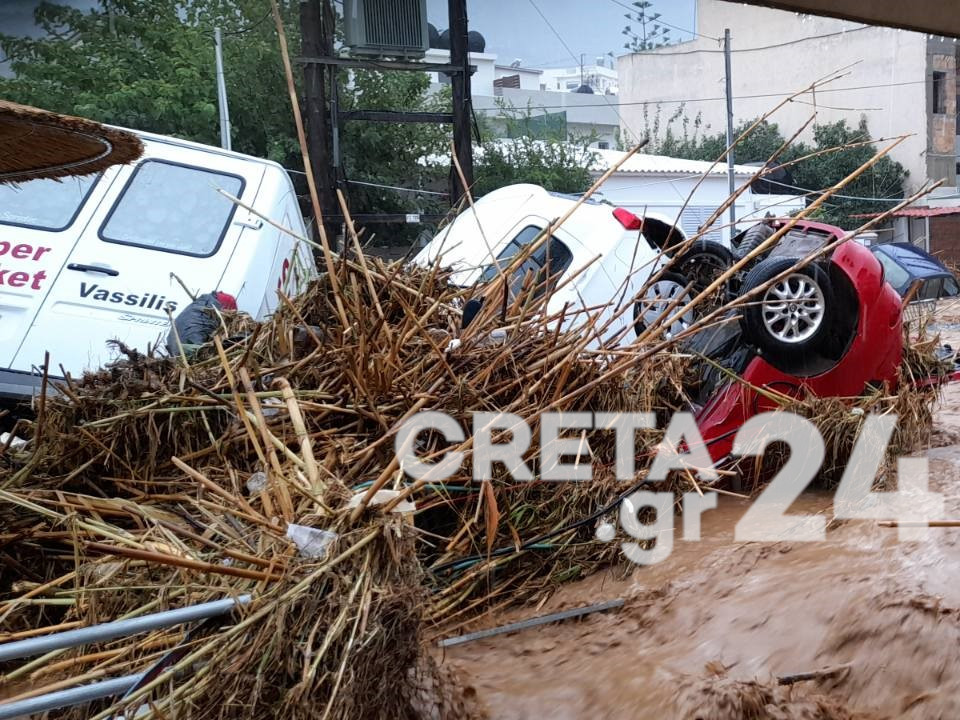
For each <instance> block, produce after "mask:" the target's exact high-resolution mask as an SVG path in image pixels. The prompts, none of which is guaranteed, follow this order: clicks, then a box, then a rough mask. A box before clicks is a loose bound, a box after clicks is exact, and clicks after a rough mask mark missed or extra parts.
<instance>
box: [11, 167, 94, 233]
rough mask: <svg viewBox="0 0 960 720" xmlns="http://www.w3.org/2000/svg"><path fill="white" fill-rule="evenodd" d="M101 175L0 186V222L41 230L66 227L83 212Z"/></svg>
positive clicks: (63, 228) (54, 229) (39, 180)
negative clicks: (87, 199) (89, 194)
mask: <svg viewBox="0 0 960 720" xmlns="http://www.w3.org/2000/svg"><path fill="white" fill-rule="evenodd" d="M98 177H100V176H99V175H87V176H84V177H68V178H63V179H62V180H48V179H45V178H44V179H37V180H30V181H28V182H25V183H18V184H15V185H0V223H2V224H4V225H19V226H21V227H28V228H36V229H38V230H53V231H58V230H65V229H66V228H68V227H69V226H70V224H71V223H72V222H73V220H74V218H76V216H77V213H78V212H80V208H81V206H82V205H83V201H84V200H86V198H87V194H88V193H89V192H90V188H92V187H93V184H94V183H95V182H96V181H97V178H98Z"/></svg>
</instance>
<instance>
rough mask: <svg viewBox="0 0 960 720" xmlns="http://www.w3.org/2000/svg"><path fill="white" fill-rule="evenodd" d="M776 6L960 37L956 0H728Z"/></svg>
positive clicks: (872, 23)
mask: <svg viewBox="0 0 960 720" xmlns="http://www.w3.org/2000/svg"><path fill="white" fill-rule="evenodd" d="M741 1H742V2H745V3H746V4H747V5H763V6H765V7H771V8H776V9H778V10H789V11H791V12H799V13H808V14H810V15H826V16H827V17H835V18H840V19H842V20H853V21H855V22H862V23H867V24H868V25H888V26H889V27H896V28H903V29H904V30H916V31H917V32H922V33H929V34H930V35H944V36H947V37H960V12H958V8H957V3H956V0H912V1H911V2H904V1H903V0H728V2H741Z"/></svg>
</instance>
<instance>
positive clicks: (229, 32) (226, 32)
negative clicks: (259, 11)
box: [220, 9, 273, 35]
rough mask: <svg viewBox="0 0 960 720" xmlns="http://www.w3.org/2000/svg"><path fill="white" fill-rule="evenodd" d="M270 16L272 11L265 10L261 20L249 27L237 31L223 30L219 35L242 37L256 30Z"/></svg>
mask: <svg viewBox="0 0 960 720" xmlns="http://www.w3.org/2000/svg"><path fill="white" fill-rule="evenodd" d="M272 14H273V10H272V9H270V10H267V14H266V15H264V16H263V17H262V18H260V19H259V20H257V21H256V22H254V23H251V24H250V25H247V27H244V28H240V29H239V30H230V31H227V30H223V31H222V32H221V33H220V34H221V35H243V34H245V33H248V32H250V31H251V30H256V29H257V28H258V27H260V26H261V25H263V23H265V22H266V20H267V18H268V17H270V16H271V15H272Z"/></svg>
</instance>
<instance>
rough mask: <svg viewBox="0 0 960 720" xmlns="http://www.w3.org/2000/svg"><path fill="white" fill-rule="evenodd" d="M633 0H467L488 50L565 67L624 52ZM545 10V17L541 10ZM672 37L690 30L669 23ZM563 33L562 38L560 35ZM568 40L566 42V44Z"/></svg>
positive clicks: (23, 3)
mask: <svg viewBox="0 0 960 720" xmlns="http://www.w3.org/2000/svg"><path fill="white" fill-rule="evenodd" d="M55 1H57V2H60V3H63V4H66V5H73V6H74V7H92V6H94V5H96V4H97V3H96V2H95V0H55ZM694 1H695V0H654V3H653V5H654V7H653V10H654V11H656V12H659V13H661V14H662V15H663V18H662V19H663V20H664V21H665V22H668V23H670V24H672V25H676V26H678V27H681V28H687V29H693V22H694V18H693V15H694V10H693V6H694ZM338 2H339V0H338ZM38 4H39V0H0V32H2V33H9V34H16V35H22V34H30V30H31V29H32V26H33V8H35V7H36V6H37V5H38ZM624 5H627V6H630V5H631V0H468V1H467V15H468V16H469V27H470V29H471V30H477V31H479V32H480V33H481V34H483V36H484V37H485V38H486V40H487V52H492V53H496V54H497V55H498V56H499V60H501V61H506V62H507V63H510V62H513V61H514V60H516V59H520V60H522V61H523V64H524V65H526V66H535V67H544V66H546V67H563V66H570V65H575V64H577V63H579V61H580V53H584V55H585V57H584V61H585V62H591V61H592V60H593V58H595V57H597V56H600V55H606V54H607V53H608V52H613V53H614V54H615V55H620V54H622V53H623V52H624V49H623V44H624V42H625V41H626V39H625V38H624V36H623V35H622V34H621V31H622V30H623V26H624V25H625V24H626V19H625V18H624V17H623V15H624V13H626V12H627V9H626V8H625V7H623V6H624ZM538 9H539V11H540V12H542V13H543V15H544V16H545V17H546V20H548V21H549V23H550V25H552V26H553V28H554V29H555V30H556V33H554V30H551V29H550V25H548V24H547V22H546V21H545V20H544V18H543V17H541V16H540V14H539V13H538V11H537V10H538ZM427 15H428V17H429V20H430V22H431V23H433V24H434V25H435V26H436V27H437V29H438V30H440V31H443V30H444V29H446V28H447V26H448V23H447V0H427ZM670 32H671V37H673V38H674V39H680V40H688V39H689V38H690V35H689V34H687V33H683V32H680V31H678V30H675V29H671V31H670ZM558 35H559V38H562V42H561V40H560V39H559V38H558V37H557V36H558ZM564 43H566V46H568V47H569V50H568V49H567V47H564Z"/></svg>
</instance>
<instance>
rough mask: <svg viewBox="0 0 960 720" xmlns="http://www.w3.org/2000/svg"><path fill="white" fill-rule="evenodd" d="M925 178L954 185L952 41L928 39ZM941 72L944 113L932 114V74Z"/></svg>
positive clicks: (954, 54)
mask: <svg viewBox="0 0 960 720" xmlns="http://www.w3.org/2000/svg"><path fill="white" fill-rule="evenodd" d="M927 69H928V71H929V72H927V83H926V87H927V113H928V114H927V137H928V138H929V142H928V146H927V177H928V178H930V179H931V180H941V179H942V180H945V181H946V183H947V185H956V184H957V158H956V150H957V149H956V146H957V44H956V42H954V41H953V40H940V39H938V38H930V39H929V40H928V41H927ZM935 71H936V72H942V73H944V74H945V80H944V108H943V109H944V112H943V113H937V114H935V113H933V109H934V107H933V73H934V72H935Z"/></svg>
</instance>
